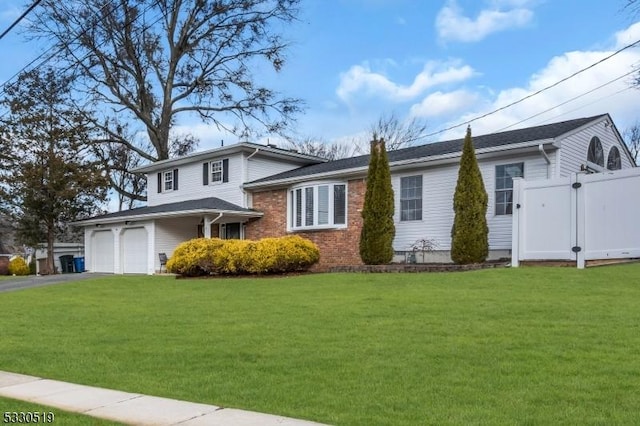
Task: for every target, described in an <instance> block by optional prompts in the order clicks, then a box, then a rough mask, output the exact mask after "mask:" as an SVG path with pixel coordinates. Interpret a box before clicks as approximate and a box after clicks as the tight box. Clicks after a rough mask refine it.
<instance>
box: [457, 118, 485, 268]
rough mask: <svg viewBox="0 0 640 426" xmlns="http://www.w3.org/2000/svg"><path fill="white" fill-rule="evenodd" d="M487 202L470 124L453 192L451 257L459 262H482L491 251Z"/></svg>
mask: <svg viewBox="0 0 640 426" xmlns="http://www.w3.org/2000/svg"><path fill="white" fill-rule="evenodd" d="M487 203H488V196H487V191H486V190H485V188H484V182H483V181H482V173H480V168H479V167H478V160H477V159H476V153H475V150H474V149H473V142H472V140H471V127H468V128H467V135H466V137H465V139H464V146H463V148H462V157H461V158H460V169H459V170H458V183H457V185H456V192H455V194H454V196H453V210H454V212H455V218H454V221H453V228H452V229H451V259H452V260H453V261H454V262H455V263H458V264H468V263H481V262H484V261H485V260H486V258H487V255H488V254H489V227H488V226H487Z"/></svg>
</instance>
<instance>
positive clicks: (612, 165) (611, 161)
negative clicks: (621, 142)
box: [607, 146, 622, 170]
mask: <svg viewBox="0 0 640 426" xmlns="http://www.w3.org/2000/svg"><path fill="white" fill-rule="evenodd" d="M621 168H622V160H621V158H620V150H619V149H618V148H617V147H615V146H612V147H611V149H610V150H609V155H608V157H607V169H609V170H620V169H621Z"/></svg>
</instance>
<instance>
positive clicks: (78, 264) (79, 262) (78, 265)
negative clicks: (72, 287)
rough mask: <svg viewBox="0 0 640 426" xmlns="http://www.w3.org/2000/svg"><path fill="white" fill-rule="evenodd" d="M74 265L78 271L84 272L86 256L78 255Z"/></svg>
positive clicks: (74, 259)
mask: <svg viewBox="0 0 640 426" xmlns="http://www.w3.org/2000/svg"><path fill="white" fill-rule="evenodd" d="M73 267H74V268H75V270H76V272H84V256H78V257H74V258H73Z"/></svg>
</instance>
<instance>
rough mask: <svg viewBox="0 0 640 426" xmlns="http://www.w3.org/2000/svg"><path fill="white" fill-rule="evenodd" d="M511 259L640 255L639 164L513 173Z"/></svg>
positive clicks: (515, 261)
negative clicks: (536, 175)
mask: <svg viewBox="0 0 640 426" xmlns="http://www.w3.org/2000/svg"><path fill="white" fill-rule="evenodd" d="M513 205H514V209H513V238H512V265H513V266H518V264H519V262H520V261H526V260H564V261H575V262H576V264H577V266H578V267H579V268H583V267H584V266H585V262H586V261H587V260H601V259H624V258H635V257H640V223H639V222H638V213H639V212H640V169H638V168H633V169H625V170H618V171H615V172H605V173H596V174H589V175H588V174H584V173H578V174H575V175H573V176H570V177H567V178H560V179H550V180H541V181H526V180H523V179H514V187H513Z"/></svg>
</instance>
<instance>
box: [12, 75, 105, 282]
mask: <svg viewBox="0 0 640 426" xmlns="http://www.w3.org/2000/svg"><path fill="white" fill-rule="evenodd" d="M70 81H71V79H70V77H69V76H65V75H63V74H60V73H58V72H57V71H56V70H53V69H48V70H43V71H40V70H32V71H29V72H27V73H23V74H22V75H21V76H20V78H19V79H18V81H17V83H15V84H13V85H11V86H9V87H8V88H7V89H6V93H7V96H6V98H4V99H3V100H2V101H1V102H0V103H1V104H3V105H4V106H5V107H7V108H8V110H9V114H8V116H7V117H6V118H4V119H2V120H0V140H1V141H2V149H3V150H6V151H7V152H10V153H11V156H10V157H11V162H12V167H11V168H10V169H5V170H4V171H3V173H2V176H1V181H0V183H1V184H2V195H3V198H4V201H5V202H6V204H7V205H8V206H9V207H10V211H11V213H12V215H13V217H14V219H15V222H16V227H17V232H18V239H19V240H21V242H22V243H25V244H28V245H31V246H35V245H37V244H38V243H41V242H43V241H46V242H47V248H48V253H49V257H48V259H47V269H48V270H49V271H53V243H54V241H55V240H56V239H57V237H58V236H61V235H63V234H64V233H65V231H66V230H67V229H66V228H67V227H68V222H70V221H73V220H76V219H79V218H82V217H83V216H87V215H90V214H92V213H96V212H98V211H99V209H98V208H97V206H98V204H99V203H100V202H103V201H104V200H105V199H106V195H107V180H106V178H105V176H104V172H103V169H102V168H101V166H100V165H99V164H98V163H96V162H91V161H89V159H88V158H87V155H86V153H85V151H83V149H82V147H83V146H86V143H87V141H88V140H89V138H90V128H89V127H87V122H86V120H85V118H84V114H80V113H78V112H77V109H76V106H75V105H74V103H73V100H72V94H71V90H70V87H71V86H70Z"/></svg>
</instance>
